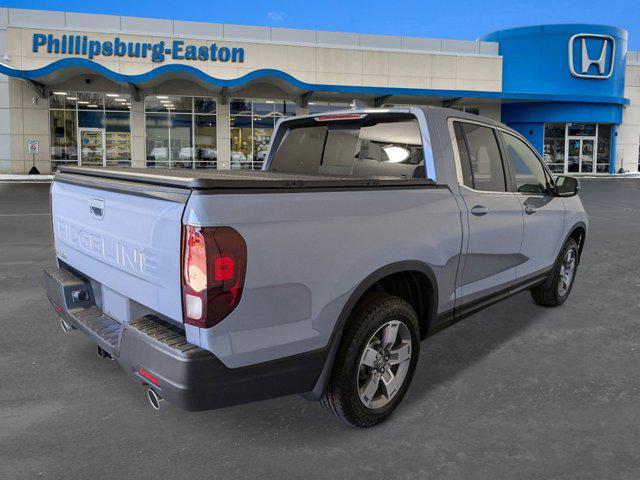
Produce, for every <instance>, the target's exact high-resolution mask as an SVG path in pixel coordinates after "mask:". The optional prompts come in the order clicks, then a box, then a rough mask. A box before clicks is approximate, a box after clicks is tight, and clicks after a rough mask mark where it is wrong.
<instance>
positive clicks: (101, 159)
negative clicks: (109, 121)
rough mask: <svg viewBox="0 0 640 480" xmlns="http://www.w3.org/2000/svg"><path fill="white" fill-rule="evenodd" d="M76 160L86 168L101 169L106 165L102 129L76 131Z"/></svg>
mask: <svg viewBox="0 0 640 480" xmlns="http://www.w3.org/2000/svg"><path fill="white" fill-rule="evenodd" d="M78 138H79V139H80V141H79V142H78V159H79V160H80V162H79V163H80V165H84V166H86V167H89V166H92V167H103V166H104V165H105V164H106V153H107V152H106V149H105V130H104V128H79V129H78Z"/></svg>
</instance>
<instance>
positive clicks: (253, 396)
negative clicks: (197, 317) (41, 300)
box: [44, 268, 328, 410]
mask: <svg viewBox="0 0 640 480" xmlns="http://www.w3.org/2000/svg"><path fill="white" fill-rule="evenodd" d="M44 280H45V286H46V289H47V296H48V297H49V300H50V302H51V303H52V305H53V307H54V309H55V310H56V312H57V313H58V315H59V316H60V317H61V318H62V319H63V320H64V321H65V322H67V324H69V325H71V326H73V327H74V328H76V329H78V330H80V331H82V332H83V333H84V334H86V335H87V336H88V337H89V338H90V339H91V340H92V341H93V342H95V343H96V344H97V345H98V346H99V347H101V348H102V349H103V350H104V351H106V352H107V353H109V355H111V356H112V357H113V358H114V359H115V360H116V361H117V362H118V364H119V365H120V367H122V369H123V370H124V371H125V373H126V374H127V375H128V376H129V377H130V378H132V379H133V380H134V381H136V382H137V383H139V384H142V385H144V386H146V387H148V388H151V389H153V390H155V391H156V392H157V393H158V394H159V395H160V396H162V397H163V398H165V399H166V400H167V401H169V402H170V403H172V404H174V405H177V406H179V407H181V408H183V409H186V410H208V409H214V408H221V407H226V406H230V405H237V404H241V403H247V402H251V401H256V400H263V399H266V398H273V397H278V396H282V395H289V394H293V393H304V392H307V391H310V390H312V389H313V388H314V386H315V383H316V381H317V379H318V377H319V376H320V372H321V371H322V368H323V366H324V363H325V359H326V357H327V351H328V350H324V349H323V350H318V351H315V352H310V353H306V354H303V355H297V356H295V357H287V358H285V359H282V360H277V361H273V362H267V363H262V364H258V365H251V366H247V367H241V368H233V369H232V368H228V367H226V366H225V365H224V364H223V363H222V362H221V361H220V360H219V359H218V358H217V357H216V356H215V355H213V354H212V353H211V352H209V351H207V350H204V349H202V348H200V347H197V346H195V345H192V344H190V343H188V342H187V340H186V337H185V335H184V333H183V332H182V331H181V330H179V329H177V328H175V327H173V326H171V325H168V324H166V323H163V322H161V321H160V320H158V319H156V318H155V317H149V316H147V317H142V318H139V319H136V320H133V321H131V322H130V323H121V322H118V321H117V320H115V319H113V318H111V317H109V316H108V315H105V314H104V313H103V312H102V311H101V310H100V309H99V308H98V307H97V306H96V303H95V301H94V298H93V293H92V290H91V286H90V284H89V283H88V282H85V281H84V280H83V279H82V278H80V277H79V276H78V275H76V274H74V273H73V272H71V271H70V270H68V269H66V268H47V269H45V271H44ZM74 292H75V293H74ZM77 292H86V295H82V294H78V293H77ZM78 297H86V298H78ZM141 370H142V371H143V372H146V373H147V375H145V376H143V374H141V373H140V371H141ZM145 377H146V378H145Z"/></svg>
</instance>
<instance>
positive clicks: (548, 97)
mask: <svg viewBox="0 0 640 480" xmlns="http://www.w3.org/2000/svg"><path fill="white" fill-rule="evenodd" d="M65 68H76V69H77V68H83V69H87V70H89V71H91V72H94V73H97V74H100V75H103V76H104V77H106V78H108V79H110V80H113V81H114V82H118V83H134V84H140V83H147V82H150V81H152V80H155V79H157V78H159V77H162V76H165V75H171V74H180V75H186V76H190V77H192V78H195V79H198V80H200V81H202V82H204V83H206V84H208V85H212V86H215V87H220V88H222V87H227V88H234V87H242V86H244V85H246V84H248V83H250V82H252V81H253V80H257V79H264V78H274V79H280V80H284V81H286V82H288V83H289V84H291V85H293V86H294V87H296V88H299V89H301V90H312V91H317V92H330V93H359V94H368V95H407V96H420V97H449V98H455V97H468V98H496V99H503V100H538V101H556V102H557V101H563V102H590V103H609V104H617V105H628V104H629V100H628V99H626V98H622V97H610V96H586V95H553V94H540V93H506V92H487V91H476V90H435V89H424V88H391V87H367V86H355V85H353V86H351V85H327V84H313V83H306V82H301V81H300V80H298V79H297V78H295V77H292V76H291V75H289V74H288V73H285V72H283V71H281V70H274V69H262V70H255V71H253V72H250V73H247V74H246V75H243V76H242V77H239V78H235V79H232V80H224V79H220V78H216V77H212V76H211V75H207V74H206V73H204V72H203V71H201V70H198V69H197V68H194V67H192V66H190V65H182V64H169V65H162V66H160V67H157V68H154V69H153V70H150V71H149V72H147V73H142V74H139V75H124V74H122V73H117V72H114V71H112V70H109V69H108V68H106V67H104V66H103V65H100V64H99V63H96V62H94V61H92V60H87V59H84V58H64V59H61V60H57V61H55V62H53V63H51V64H49V65H47V66H45V67H41V68H36V69H34V70H18V69H14V68H12V67H9V66H7V65H4V64H1V63H0V73H1V74H3V75H7V76H9V77H15V78H22V79H25V80H38V79H39V78H41V77H45V76H47V75H51V74H53V73H56V72H57V71H59V70H62V69H65Z"/></svg>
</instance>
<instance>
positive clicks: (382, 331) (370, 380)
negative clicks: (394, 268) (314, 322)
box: [321, 293, 420, 428]
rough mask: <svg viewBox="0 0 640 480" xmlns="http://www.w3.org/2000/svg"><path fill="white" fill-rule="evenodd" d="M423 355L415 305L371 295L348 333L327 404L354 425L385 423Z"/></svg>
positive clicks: (324, 401)
mask: <svg viewBox="0 0 640 480" xmlns="http://www.w3.org/2000/svg"><path fill="white" fill-rule="evenodd" d="M419 351H420V327H419V324H418V318H417V315H416V313H415V311H414V310H413V308H411V305H409V304H408V303H407V302H406V301H404V300H402V299H401V298H398V297H395V296H393V295H388V294H384V293H374V294H371V295H368V296H367V297H366V298H365V299H364V301H363V302H361V303H360V305H359V306H358V308H356V310H355V311H354V313H353V314H352V316H351V318H350V319H349V323H348V325H347V327H346V328H345V330H344V332H343V336H342V340H341V342H340V346H339V348H338V352H337V353H336V359H335V362H334V365H333V370H332V373H331V377H330V379H329V383H328V385H327V388H326V389H325V392H324V394H323V396H322V399H321V402H322V404H323V405H324V406H325V407H326V408H327V409H328V410H329V411H330V412H331V413H333V414H334V415H336V416H337V417H338V418H339V419H340V420H342V421H343V422H344V423H346V424H347V425H349V426H353V427H360V428H365V427H371V426H373V425H376V424H378V423H380V422H382V421H383V420H384V419H386V418H387V417H388V416H389V415H390V414H391V412H393V410H394V409H395V408H396V406H397V405H398V404H399V403H400V401H401V400H402V398H403V397H404V394H405V393H406V391H407V388H408V387H409V384H410V383H411V379H412V377H413V372H414V370H415V368H416V363H417V360H418V354H419Z"/></svg>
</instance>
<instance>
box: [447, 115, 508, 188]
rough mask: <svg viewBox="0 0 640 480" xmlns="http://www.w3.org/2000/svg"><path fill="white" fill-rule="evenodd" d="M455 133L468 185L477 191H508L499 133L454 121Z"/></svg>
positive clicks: (465, 182)
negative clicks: (497, 134)
mask: <svg viewBox="0 0 640 480" xmlns="http://www.w3.org/2000/svg"><path fill="white" fill-rule="evenodd" d="M456 124H457V125H456ZM454 130H455V132H456V143H457V145H458V153H459V156H460V163H461V164H462V165H461V167H462V173H463V183H464V185H466V186H467V187H469V188H473V189H475V190H481V191H487V192H506V190H507V186H506V181H505V176H504V167H503V165H502V158H501V155H500V148H499V147H498V140H497V138H496V133H495V130H494V129H493V128H491V127H485V126H483V125H477V124H475V123H466V122H454ZM459 135H462V136H463V137H464V140H462V139H461V138H459ZM463 146H464V147H466V148H463ZM469 172H470V173H469Z"/></svg>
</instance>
